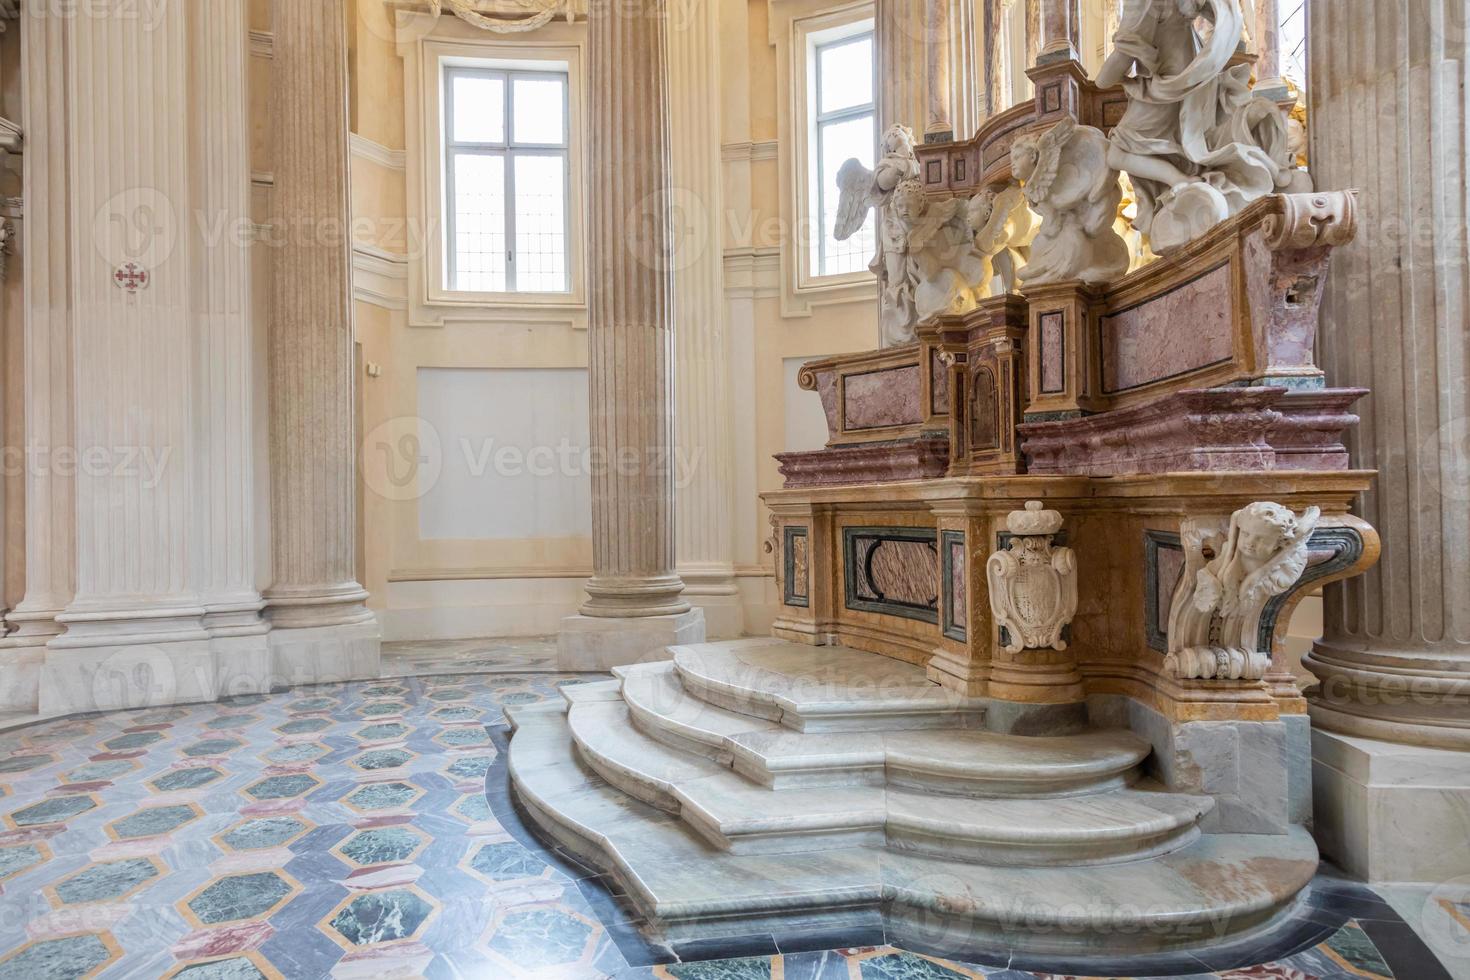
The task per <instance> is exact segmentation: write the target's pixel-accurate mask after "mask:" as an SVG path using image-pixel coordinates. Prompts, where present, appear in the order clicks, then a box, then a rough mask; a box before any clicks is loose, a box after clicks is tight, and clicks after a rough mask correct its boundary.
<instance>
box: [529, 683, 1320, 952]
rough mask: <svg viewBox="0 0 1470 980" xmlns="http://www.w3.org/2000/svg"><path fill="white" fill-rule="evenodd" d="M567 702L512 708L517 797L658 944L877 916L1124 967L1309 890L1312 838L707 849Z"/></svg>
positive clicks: (1211, 936)
mask: <svg viewBox="0 0 1470 980" xmlns="http://www.w3.org/2000/svg"><path fill="white" fill-rule="evenodd" d="M567 708H568V706H567V705H565V704H544V705H528V706H522V707H517V708H511V709H509V712H510V714H511V716H512V721H513V723H514V724H515V726H516V732H515V736H514V738H513V739H512V740H511V744H510V753H509V766H510V771H511V778H512V780H513V783H514V785H515V787H516V790H517V793H518V796H519V798H520V799H521V801H522V803H523V804H524V805H525V806H526V808H527V809H528V810H529V811H530V814H531V815H532V817H533V818H534V819H535V820H536V822H537V823H538V824H539V825H540V826H541V827H542V829H543V830H544V831H545V832H546V833H548V834H549V835H550V836H552V837H553V838H555V839H556V840H557V841H558V842H560V843H561V844H562V845H563V846H565V847H567V848H568V849H569V850H570V851H572V852H573V853H575V854H578V855H579V856H580V857H582V858H583V859H584V860H586V861H588V862H590V863H592V864H594V865H597V866H599V867H603V868H605V869H607V870H609V871H611V872H612V873H613V874H614V875H615V877H616V878H617V879H618V880H619V882H620V883H621V884H622V885H623V887H624V888H625V889H626V890H627V894H628V895H629V897H630V898H631V899H632V901H633V902H634V903H635V905H636V906H637V908H638V911H639V912H640V913H641V914H642V915H644V916H646V917H647V918H648V919H649V920H650V921H651V922H653V923H655V924H656V925H657V928H658V929H659V931H660V933H661V934H662V935H663V936H664V937H666V938H668V939H671V940H676V939H684V938H703V937H708V936H711V935H726V936H736V935H747V934H752V933H757V932H762V931H771V930H773V929H780V928H790V927H792V926H793V925H796V924H801V925H804V926H806V927H809V928H822V927H824V926H825V927H835V928H839V929H840V928H841V927H842V925H843V923H844V922H846V921H849V920H850V919H851V917H852V915H853V913H855V912H862V911H868V910H873V909H881V910H882V911H883V912H884V915H885V919H886V921H887V922H888V924H889V927H890V929H891V930H892V931H893V932H894V933H895V934H900V933H901V934H903V935H906V936H909V937H911V938H912V939H914V940H917V941H925V942H933V943H937V944H940V945H943V946H946V947H947V948H952V947H955V946H963V945H977V946H986V945H988V946H990V947H991V948H1005V947H1007V946H1009V947H1011V948H1025V949H1027V950H1028V951H1031V952H1033V953H1035V954H1041V955H1045V954H1057V955H1067V954H1079V953H1089V954H1104V953H1107V954H1114V953H1115V954H1132V953H1139V952H1147V951H1153V950H1164V949H1177V948H1188V947H1193V946H1200V945H1206V944H1213V943H1217V942H1219V941H1220V940H1222V939H1225V938H1228V937H1230V936H1233V935H1236V934H1239V933H1241V932H1244V931H1248V930H1252V929H1255V928H1259V927H1266V926H1268V925H1269V924H1270V923H1271V922H1272V920H1273V919H1275V918H1276V917H1277V916H1278V915H1279V914H1280V913H1281V912H1282V910H1283V909H1284V908H1286V907H1288V906H1289V905H1290V904H1291V901H1292V899H1293V897H1294V896H1295V895H1296V894H1297V893H1298V892H1299V891H1301V889H1302V888H1304V887H1305V886H1306V885H1307V883H1308V882H1309V881H1310V880H1311V878H1312V875H1313V874H1314V872H1315V870H1316V866H1317V853H1316V848H1315V846H1314V845H1313V843H1312V840H1311V838H1310V836H1309V835H1307V834H1306V833H1305V832H1304V831H1302V830H1300V829H1299V828H1294V829H1293V830H1292V831H1291V833H1290V834H1288V835H1284V836H1275V837H1267V836H1252V835H1237V834H1231V835H1204V836H1202V837H1200V838H1199V839H1197V840H1195V841H1194V842H1193V843H1191V844H1190V845H1189V846H1187V847H1184V848H1181V849H1179V850H1176V851H1174V852H1172V853H1170V854H1167V855H1163V856H1159V857H1154V858H1150V859H1148V860H1137V861H1131V862H1127V863H1121V864H1104V865H1093V866H1087V867H1076V866H1071V865H1068V866H1064V867H1009V866H998V865H989V864H973V863H968V862H965V861H957V860H954V859H953V858H950V857H934V856H930V855H926V854H921V853H916V852H912V851H907V850H902V849H889V848H883V847H848V848H838V849H829V850H815V851H810V852H803V853H802V854H801V855H800V856H799V857H797V856H796V855H794V854H736V853H731V852H728V851H723V850H720V849H719V848H717V847H715V846H714V845H712V844H710V843H709V842H708V841H707V840H706V839H704V838H703V837H702V836H701V835H700V834H699V833H698V832H696V831H695V830H693V829H692V828H691V827H689V826H688V825H687V824H685V823H684V822H683V821H681V819H680V818H679V817H678V816H676V815H674V814H671V813H667V812H664V811H663V810H660V809H657V808H655V807H653V806H650V805H648V804H646V803H643V802H640V801H639V800H637V799H635V798H633V797H631V796H629V795H628V794H627V793H624V792H623V791H622V790H620V789H617V788H616V787H614V786H612V785H611V784H609V783H608V782H606V781H605V780H603V779H602V778H601V777H599V776H598V775H596V774H595V773H594V772H592V771H591V770H590V769H589V768H588V767H587V766H585V765H584V764H583V763H582V761H581V760H580V759H579V758H578V756H577V752H576V749H575V748H574V747H573V742H572V733H571V730H570V728H569V725H568V719H567Z"/></svg>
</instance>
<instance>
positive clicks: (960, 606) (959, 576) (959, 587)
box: [940, 531, 970, 643]
mask: <svg viewBox="0 0 1470 980" xmlns="http://www.w3.org/2000/svg"><path fill="white" fill-rule="evenodd" d="M940 547H941V548H942V549H943V551H942V554H943V560H944V567H943V568H942V569H941V571H940V574H941V576H942V578H943V581H944V635H945V636H947V637H949V638H950V639H951V640H958V641H960V642H961V643H963V642H965V637H966V635H967V631H968V629H969V626H970V604H969V595H970V592H969V588H970V587H969V577H970V566H969V562H967V561H966V560H965V535H964V532H962V531H945V532H944V533H943V534H941V535H940Z"/></svg>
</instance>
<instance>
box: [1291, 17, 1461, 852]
mask: <svg viewBox="0 0 1470 980" xmlns="http://www.w3.org/2000/svg"><path fill="white" fill-rule="evenodd" d="M1307 10H1308V14H1309V16H1310V18H1311V22H1310V25H1309V31H1308V36H1309V38H1310V39H1311V44H1312V50H1311V58H1310V60H1311V66H1312V78H1311V80H1310V84H1309V86H1308V88H1309V96H1310V98H1311V101H1312V112H1311V116H1312V126H1311V131H1312V152H1311V157H1312V168H1313V171H1314V175H1315V177H1316V181H1317V186H1319V187H1332V188H1338V187H1355V188H1359V189H1360V190H1361V198H1360V206H1361V209H1362V215H1363V217H1362V218H1361V219H1360V221H1359V226H1360V227H1361V228H1362V229H1363V230H1362V231H1361V232H1360V234H1359V240H1358V241H1357V242H1356V243H1354V244H1353V245H1352V246H1350V247H1348V248H1345V249H1342V250H1340V251H1339V253H1338V254H1337V255H1336V256H1334V258H1333V268H1332V273H1331V278H1330V279H1329V282H1328V287H1327V296H1326V299H1325V302H1324V306H1323V311H1322V335H1323V336H1322V349H1323V351H1324V361H1325V363H1324V365H1323V366H1324V368H1325V369H1326V371H1327V373H1328V376H1329V379H1330V380H1331V382H1332V383H1333V384H1335V385H1338V386H1362V387H1369V388H1372V389H1373V395H1372V397H1371V398H1370V399H1368V400H1367V401H1366V402H1365V403H1364V405H1363V406H1362V407H1361V409H1360V412H1361V414H1362V424H1361V426H1360V427H1359V428H1358V429H1357V430H1356V432H1355V434H1354V435H1353V436H1352V441H1351V443H1350V448H1351V449H1352V450H1353V454H1354V458H1355V460H1356V462H1357V463H1358V464H1359V465H1361V466H1363V467H1365V468H1372V469H1377V470H1378V471H1379V476H1378V479H1377V480H1376V481H1375V484H1374V488H1373V489H1372V490H1371V491H1370V492H1369V493H1367V494H1366V495H1365V496H1364V498H1363V500H1362V503H1361V514H1362V516H1363V517H1364V518H1365V519H1366V520H1367V521H1369V522H1370V523H1372V524H1373V525H1375V526H1376V527H1377V528H1378V531H1379V533H1380V535H1381V536H1382V539H1383V558H1382V561H1380V562H1379V564H1378V566H1377V567H1376V568H1375V569H1373V570H1372V571H1371V572H1369V573H1368V574H1367V575H1365V576H1363V577H1362V578H1359V579H1356V580H1353V581H1352V582H1350V583H1348V584H1347V585H1346V586H1343V587H1339V588H1335V589H1333V590H1331V591H1330V592H1329V594H1328V596H1327V603H1326V608H1327V616H1326V636H1325V638H1324V639H1323V640H1322V641H1321V642H1320V643H1319V644H1318V645H1317V647H1316V648H1315V650H1314V651H1313V652H1312V654H1310V655H1309V657H1308V658H1307V659H1306V664H1307V666H1308V667H1309V668H1310V669H1311V670H1312V671H1313V672H1314V673H1315V674H1316V675H1317V676H1318V677H1319V678H1320V679H1321V680H1322V686H1321V689H1320V693H1318V694H1317V695H1316V697H1315V700H1314V704H1313V709H1312V715H1313V720H1314V721H1315V723H1316V724H1317V725H1318V726H1319V727H1320V728H1325V729H1329V730H1332V731H1336V732H1341V733H1345V734H1349V735H1358V736H1368V737H1371V738H1375V739H1388V740H1393V741H1402V742H1410V743H1417V744H1421V745H1440V746H1445V747H1458V748H1467V749H1470V475H1467V474H1470V467H1467V463H1466V457H1465V447H1466V445H1467V438H1470V402H1467V398H1470V395H1467V390H1470V389H1467V384H1470V335H1467V332H1466V315H1467V306H1470V256H1467V238H1470V235H1467V225H1466V200H1465V187H1466V184H1467V181H1470V170H1467V165H1466V159H1467V156H1470V138H1467V132H1470V130H1467V113H1466V108H1467V103H1466V93H1465V73H1466V66H1467V32H1466V26H1467V25H1466V18H1467V11H1466V5H1465V4H1464V2H1463V0H1393V2H1381V3H1372V4H1367V3H1312V4H1308V7H1307ZM1406 106H1412V107H1414V109H1413V111H1412V112H1410V111H1406V110H1405V107H1406ZM1416 880H1417V879H1416Z"/></svg>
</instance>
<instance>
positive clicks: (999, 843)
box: [887, 789, 1215, 868]
mask: <svg viewBox="0 0 1470 980" xmlns="http://www.w3.org/2000/svg"><path fill="white" fill-rule="evenodd" d="M887 804H888V820H887V829H888V843H889V845H890V846H893V847H900V848H907V849H910V850H914V851H920V852H923V853H926V854H933V855H935V856H938V857H947V858H951V859H960V860H964V861H970V862H973V863H977V864H991V865H998V866H1002V867H1033V868H1034V867H1047V866H1055V865H1067V866H1073V867H1081V866H1086V865H1095V864H1108V863H1111V862H1117V861H1137V860H1139V859H1141V858H1149V857H1156V856H1158V855H1160V854H1167V853H1169V852H1170V851H1175V850H1178V849H1180V848H1182V847H1187V846H1188V845H1190V844H1192V843H1194V841H1196V840H1198V839H1199V836H1200V830H1199V821H1200V819H1201V818H1203V817H1204V815H1205V814H1207V813H1209V812H1210V811H1211V810H1213V809H1214V807H1215V801H1214V800H1213V799H1212V798H1211V797H1208V796H1187V795H1184V794H1180V793H1167V792H1150V791H1141V790H1131V789H1125V790H1117V791H1114V792H1111V793H1103V794H1100V795H1096V796H1079V797H1069V798H1067V799H1049V800H1022V799H1012V800H1007V799H989V800H973V799H951V800H939V799H936V798H935V797H933V796H929V795H926V794H922V793H914V792H905V791H901V790H889V791H888V794H887Z"/></svg>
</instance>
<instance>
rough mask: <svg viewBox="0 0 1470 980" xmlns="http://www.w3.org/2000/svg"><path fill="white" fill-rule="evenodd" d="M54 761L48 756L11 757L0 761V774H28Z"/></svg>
mask: <svg viewBox="0 0 1470 980" xmlns="http://www.w3.org/2000/svg"><path fill="white" fill-rule="evenodd" d="M54 761H56V760H55V758H54V757H53V756H49V755H13V756H11V757H10V758H8V759H0V772H5V773H13V772H30V771H31V770H32V769H36V768H39V767H41V766H44V765H48V764H50V763H52V762H54Z"/></svg>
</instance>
